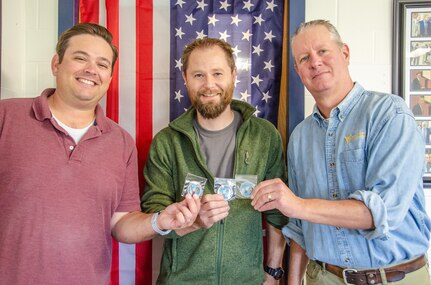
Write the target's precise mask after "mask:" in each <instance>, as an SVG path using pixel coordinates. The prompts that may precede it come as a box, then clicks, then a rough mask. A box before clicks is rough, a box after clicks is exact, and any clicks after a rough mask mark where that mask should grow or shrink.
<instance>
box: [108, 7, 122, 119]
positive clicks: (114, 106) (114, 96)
mask: <svg viewBox="0 0 431 285" xmlns="http://www.w3.org/2000/svg"><path fill="white" fill-rule="evenodd" d="M105 5H106V25H107V29H108V30H109V31H110V32H111V33H112V37H113V43H114V45H115V46H116V47H117V48H118V53H120V24H119V23H120V22H119V21H120V16H119V15H120V13H119V0H106V2H105ZM119 65H120V58H118V59H117V63H116V64H115V67H114V73H113V75H112V80H111V85H110V87H109V89H108V92H107V98H106V116H108V117H109V118H111V119H112V120H113V121H115V122H117V123H118V84H119V78H118V68H119Z"/></svg>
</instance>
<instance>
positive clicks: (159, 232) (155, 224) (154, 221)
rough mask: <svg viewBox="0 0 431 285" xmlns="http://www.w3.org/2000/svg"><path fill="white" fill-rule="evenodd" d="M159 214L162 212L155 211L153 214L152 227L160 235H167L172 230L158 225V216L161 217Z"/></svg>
mask: <svg viewBox="0 0 431 285" xmlns="http://www.w3.org/2000/svg"><path fill="white" fill-rule="evenodd" d="M159 214H160V212H157V213H154V214H153V216H152V217H151V227H152V228H153V230H154V231H155V232H156V233H158V234H159V235H161V236H165V235H167V234H168V233H170V232H171V230H162V229H160V228H159V226H158V225H157V218H158V217H159Z"/></svg>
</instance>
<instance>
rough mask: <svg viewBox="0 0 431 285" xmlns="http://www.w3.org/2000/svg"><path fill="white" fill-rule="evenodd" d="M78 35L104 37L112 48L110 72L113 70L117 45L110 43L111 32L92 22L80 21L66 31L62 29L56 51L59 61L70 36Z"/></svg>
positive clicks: (61, 59) (116, 55) (116, 56)
mask: <svg viewBox="0 0 431 285" xmlns="http://www.w3.org/2000/svg"><path fill="white" fill-rule="evenodd" d="M78 35H93V36H98V37H101V38H102V39H104V40H105V41H106V42H107V43H108V44H109V46H110V47H111V49H112V53H113V56H112V66H111V68H112V72H113V71H114V65H115V62H116V61H117V58H118V50H117V47H116V46H115V45H114V44H113V43H112V34H111V32H110V31H108V30H107V29H106V28H105V27H102V26H100V25H98V24H94V23H80V24H77V25H75V26H73V27H71V28H69V29H67V30H66V31H64V32H63V33H62V34H61V36H60V38H59V39H58V42H57V47H56V49H55V50H56V52H57V54H58V57H59V59H58V60H59V62H60V63H61V62H62V61H63V57H64V53H65V52H66V49H67V48H68V46H69V41H70V39H71V38H72V37H74V36H78Z"/></svg>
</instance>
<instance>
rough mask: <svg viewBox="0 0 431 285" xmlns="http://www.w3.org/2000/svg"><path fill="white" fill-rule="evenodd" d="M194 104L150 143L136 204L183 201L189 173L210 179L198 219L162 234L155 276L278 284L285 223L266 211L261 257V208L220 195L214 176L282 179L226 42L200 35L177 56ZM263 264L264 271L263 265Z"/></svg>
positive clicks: (270, 129)
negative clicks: (237, 96)
mask: <svg viewBox="0 0 431 285" xmlns="http://www.w3.org/2000/svg"><path fill="white" fill-rule="evenodd" d="M182 64H183V78H184V81H185V83H186V86H187V90H188V95H189V98H190V101H191V102H192V105H193V106H192V107H191V108H190V109H189V110H188V111H187V112H185V113H184V114H183V115H181V116H180V117H179V118H177V119H176V120H174V121H173V122H171V123H170V124H169V126H168V127H167V128H165V129H163V130H162V131H160V132H159V133H158V134H157V135H156V136H155V138H154V140H153V143H152V145H151V149H150V153H149V157H148V161H147V164H146V166H145V170H144V175H145V179H146V189H145V192H144V195H143V196H142V202H141V206H142V208H143V210H144V211H145V212H159V211H162V210H163V209H164V208H165V207H167V206H168V205H170V204H172V203H174V202H178V201H181V200H182V199H183V197H182V191H183V187H184V184H185V183H186V176H187V174H193V175H197V176H200V177H203V178H206V179H207V182H206V184H205V187H204V193H203V197H202V199H201V210H200V212H199V215H198V218H197V219H196V221H195V223H194V224H193V225H192V226H191V227H189V228H185V229H182V230H177V231H172V232H171V233H169V234H168V233H167V234H166V235H165V237H166V239H165V242H164V248H163V257H162V262H161V268H160V275H159V278H158V282H157V283H158V284H176V285H178V284H201V285H202V284H262V283H264V284H277V283H278V280H277V279H279V278H280V277H281V275H282V270H281V268H280V267H281V263H282V257H283V253H284V246H285V240H284V238H283V236H282V235H281V232H280V230H279V229H280V228H281V227H282V226H283V225H285V224H286V223H287V219H286V217H284V216H283V215H281V214H280V213H279V212H278V211H270V212H266V213H265V214H264V217H265V218H266V221H267V237H268V238H267V240H268V251H267V261H266V264H265V266H264V264H263V240H262V237H263V231H262V215H261V214H260V213H259V212H257V211H255V210H254V209H253V207H252V206H251V200H249V199H234V200H230V201H225V200H224V199H223V195H221V194H216V192H215V190H214V180H215V178H216V177H217V178H235V175H256V176H257V182H260V181H263V180H267V179H272V178H276V177H278V178H281V179H285V173H286V169H285V163H284V160H283V150H282V143H281V138H280V135H279V134H278V132H277V130H276V128H275V127H274V126H273V125H272V124H271V123H270V122H268V121H266V120H264V119H260V118H257V117H255V116H254V115H253V114H254V112H255V108H253V107H252V106H250V105H249V104H247V103H245V102H241V101H237V100H233V99H232V97H233V90H234V83H235V80H236V67H235V61H234V57H233V50H232V48H231V46H230V45H229V44H228V43H226V42H224V41H221V40H218V39H211V38H205V39H200V40H196V41H194V42H192V43H191V44H189V45H188V46H187V47H186V48H185V50H184V52H183V56H182ZM264 268H265V271H264Z"/></svg>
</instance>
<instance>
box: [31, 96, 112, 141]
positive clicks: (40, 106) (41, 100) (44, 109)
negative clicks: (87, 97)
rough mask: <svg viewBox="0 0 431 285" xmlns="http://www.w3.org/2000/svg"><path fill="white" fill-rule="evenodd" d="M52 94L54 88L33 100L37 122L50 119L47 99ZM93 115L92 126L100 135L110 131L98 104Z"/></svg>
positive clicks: (106, 119)
mask: <svg viewBox="0 0 431 285" xmlns="http://www.w3.org/2000/svg"><path fill="white" fill-rule="evenodd" d="M54 92H55V88H48V89H45V90H44V91H43V92H42V94H41V95H40V96H39V97H36V98H35V99H34V102H33V112H34V115H35V118H36V119H37V120H39V121H43V120H50V119H51V118H52V113H51V110H50V109H49V105H48V97H49V96H51V95H52V94H54ZM95 114H96V120H95V121H94V125H95V126H97V127H98V128H99V129H100V131H101V132H102V133H103V132H108V131H110V130H111V126H110V124H109V123H108V118H106V116H105V112H104V111H103V108H102V107H101V106H100V104H97V106H96V111H95Z"/></svg>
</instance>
